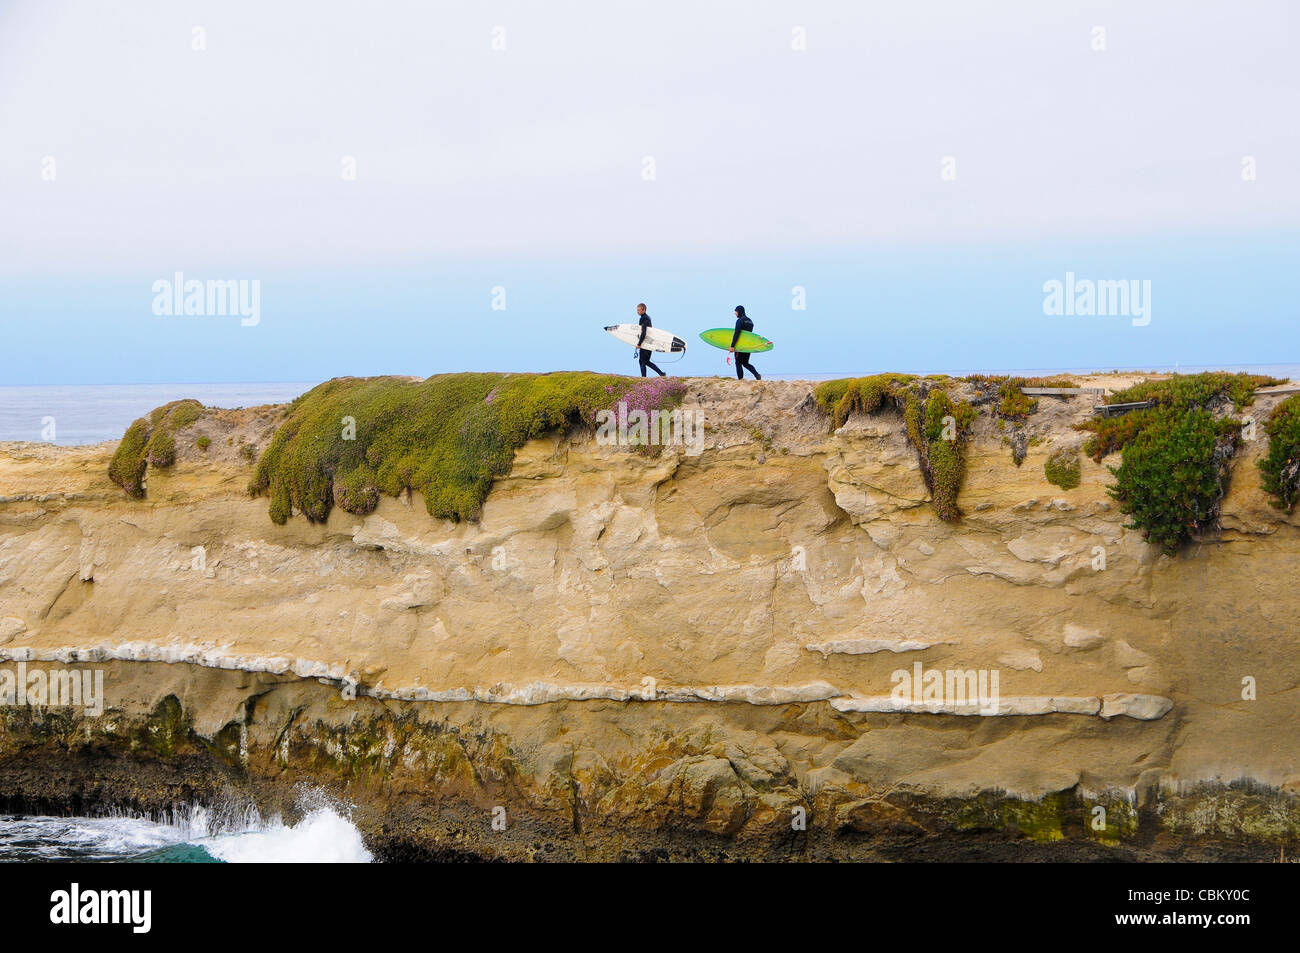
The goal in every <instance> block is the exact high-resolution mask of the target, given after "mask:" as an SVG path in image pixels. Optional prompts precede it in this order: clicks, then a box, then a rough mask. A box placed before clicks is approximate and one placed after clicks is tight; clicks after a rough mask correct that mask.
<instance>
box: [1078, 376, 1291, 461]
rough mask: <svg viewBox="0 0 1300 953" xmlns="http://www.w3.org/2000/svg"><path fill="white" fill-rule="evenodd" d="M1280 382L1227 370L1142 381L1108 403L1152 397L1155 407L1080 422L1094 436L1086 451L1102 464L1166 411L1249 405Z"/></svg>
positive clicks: (1085, 445) (1080, 427)
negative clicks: (1259, 390)
mask: <svg viewBox="0 0 1300 953" xmlns="http://www.w3.org/2000/svg"><path fill="white" fill-rule="evenodd" d="M1279 383H1282V381H1279V380H1278V379H1277V378H1275V377H1266V376H1264V375H1262V374H1229V373H1227V372H1225V371H1210V372H1206V373H1203V374H1175V375H1173V376H1172V377H1170V378H1167V379H1166V380H1160V381H1150V380H1147V381H1141V382H1140V383H1137V384H1134V385H1133V386H1132V387H1129V388H1127V389H1126V390H1121V391H1117V392H1115V393H1114V394H1111V395H1110V396H1108V397H1107V398H1106V403H1108V404H1128V403H1139V402H1141V401H1144V400H1151V401H1154V402H1155V406H1154V407H1151V408H1149V409H1146V410H1135V411H1130V412H1129V413H1127V414H1124V415H1123V416H1121V417H1099V418H1097V419H1096V420H1089V421H1088V422H1086V423H1083V424H1079V425H1078V429H1080V430H1086V431H1090V432H1091V433H1092V435H1093V436H1092V437H1090V438H1089V440H1088V442H1087V443H1086V444H1084V452H1085V453H1087V454H1088V455H1089V456H1090V457H1092V458H1093V459H1094V460H1096V461H1097V462H1098V463H1100V462H1101V460H1102V458H1103V457H1106V456H1108V455H1109V454H1112V453H1114V452H1115V451H1117V450H1122V449H1123V448H1124V446H1125V444H1127V443H1129V442H1130V441H1131V440H1133V439H1134V438H1135V437H1136V436H1137V435H1138V434H1139V433H1141V432H1142V431H1143V430H1144V429H1146V428H1147V427H1149V426H1151V425H1152V424H1154V423H1157V422H1159V421H1161V420H1162V419H1163V413H1164V412H1165V411H1175V412H1185V411H1187V410H1189V409H1191V408H1197V407H1199V408H1205V409H1208V410H1213V409H1215V408H1216V407H1217V406H1219V405H1221V404H1223V403H1224V402H1226V401H1231V402H1232V403H1233V404H1235V405H1236V406H1237V407H1247V406H1249V405H1250V404H1251V403H1252V402H1253V401H1254V399H1255V389H1256V388H1258V387H1265V386H1267V385H1269V384H1279Z"/></svg>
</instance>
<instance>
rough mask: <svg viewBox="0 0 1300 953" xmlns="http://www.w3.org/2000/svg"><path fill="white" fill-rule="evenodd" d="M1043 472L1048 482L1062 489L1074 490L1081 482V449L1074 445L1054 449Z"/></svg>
mask: <svg viewBox="0 0 1300 953" xmlns="http://www.w3.org/2000/svg"><path fill="white" fill-rule="evenodd" d="M1043 474H1044V475H1045V476H1046V477H1047V482H1048V483H1054V484H1055V485H1056V486H1059V487H1060V488H1061V489H1062V490H1073V489H1074V488H1075V487H1076V486H1078V485H1079V482H1080V474H1081V470H1080V467H1079V451H1078V450H1076V449H1075V448H1074V447H1060V448H1058V449H1056V450H1053V451H1052V452H1051V454H1050V455H1049V456H1048V457H1047V462H1046V463H1044V464H1043Z"/></svg>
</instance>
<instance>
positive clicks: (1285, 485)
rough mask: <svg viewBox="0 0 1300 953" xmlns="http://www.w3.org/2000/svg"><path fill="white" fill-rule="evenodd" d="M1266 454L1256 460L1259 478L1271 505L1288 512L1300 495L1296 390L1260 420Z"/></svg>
mask: <svg viewBox="0 0 1300 953" xmlns="http://www.w3.org/2000/svg"><path fill="white" fill-rule="evenodd" d="M1264 431H1265V433H1267V434H1268V454H1267V455H1266V456H1265V457H1264V459H1263V460H1260V461H1259V463H1258V464H1257V466H1258V467H1259V469H1260V473H1261V478H1260V482H1261V483H1262V484H1263V487H1264V491H1265V492H1266V493H1268V494H1270V495H1271V496H1272V497H1273V501H1272V502H1273V505H1274V506H1276V507H1277V508H1278V509H1283V510H1286V511H1287V512H1288V513H1290V512H1291V509H1292V507H1294V506H1295V503H1296V498H1297V497H1300V394H1297V395H1295V396H1294V397H1288V398H1287V399H1286V400H1284V401H1282V403H1280V404H1278V405H1277V406H1276V407H1274V408H1273V413H1272V414H1270V415H1269V418H1268V421H1267V422H1266V423H1265V424H1264Z"/></svg>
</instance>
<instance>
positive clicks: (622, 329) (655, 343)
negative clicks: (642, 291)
mask: <svg viewBox="0 0 1300 953" xmlns="http://www.w3.org/2000/svg"><path fill="white" fill-rule="evenodd" d="M636 313H637V314H638V315H640V318H641V320H640V322H639V323H638V324H610V325H607V326H606V327H605V330H606V331H608V332H609V333H610V334H612V335H613V336H614V337H616V338H618V339H619V340H620V341H622V342H623V343H624V344H631V345H632V347H633V348H634V349H635V350H634V351H633V353H634V354H635V355H636V356H637V358H638V359H639V360H640V362H641V376H642V377H645V376H646V372H645V371H646V368H647V367H650V368H653V369H654V370H655V371H656V372H657V373H658V374H659V376H660V377H667V376H668V375H667V374H665V373H664V372H663V371H662V370H661V369H660V368H659V365H657V364H655V363H654V362H653V361H651V360H650V355H651V352H653V351H662V352H664V353H665V354H683V355H684V354H685V353H686V342H685V341H683V340H682V339H681V338H679V337H677V336H676V335H674V334H671V333H670V332H668V331H665V330H663V329H662V328H656V327H655V326H654V325H652V324H651V323H650V315H648V314H646V309H645V305H644V304H639V305H637V306H636Z"/></svg>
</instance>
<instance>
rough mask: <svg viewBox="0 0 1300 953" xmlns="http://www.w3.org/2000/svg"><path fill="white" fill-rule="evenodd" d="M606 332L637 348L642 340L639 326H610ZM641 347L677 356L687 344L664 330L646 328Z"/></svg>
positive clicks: (606, 328)
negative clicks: (638, 342)
mask: <svg viewBox="0 0 1300 953" xmlns="http://www.w3.org/2000/svg"><path fill="white" fill-rule="evenodd" d="M605 330H606V331H608V332H609V333H610V334H612V335H614V337H616V338H618V339H619V340H620V341H622V342H623V343H624V344H631V345H632V346H633V347H636V346H637V343H636V342H637V341H639V340H641V325H639V324H610V325H607V326H606V327H605ZM641 347H642V348H644V349H645V350H647V351H667V352H668V353H671V354H677V353H680V352H682V351H685V350H686V342H685V341H683V340H682V339H681V338H679V337H677V336H675V335H674V334H672V333H671V332H669V331H665V330H664V329H663V328H646V332H645V340H644V341H641Z"/></svg>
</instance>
